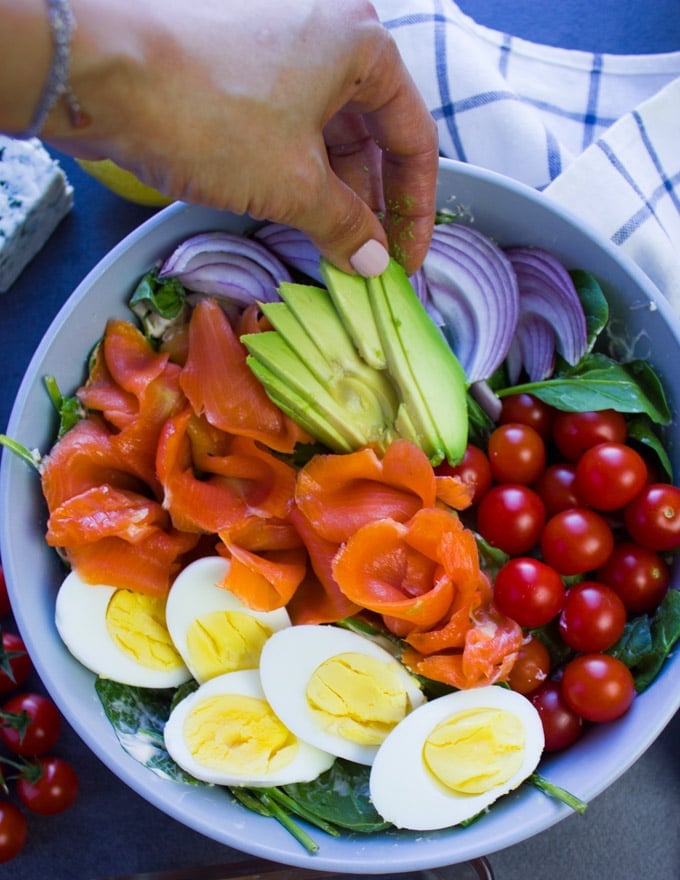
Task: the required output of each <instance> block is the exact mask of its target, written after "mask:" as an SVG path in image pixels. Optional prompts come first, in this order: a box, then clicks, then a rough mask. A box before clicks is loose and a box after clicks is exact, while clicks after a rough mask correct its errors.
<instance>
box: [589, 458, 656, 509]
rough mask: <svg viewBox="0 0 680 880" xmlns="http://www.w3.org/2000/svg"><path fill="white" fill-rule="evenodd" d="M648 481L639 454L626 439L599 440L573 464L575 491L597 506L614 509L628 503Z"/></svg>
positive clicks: (591, 504) (645, 466) (643, 463)
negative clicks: (628, 444)
mask: <svg viewBox="0 0 680 880" xmlns="http://www.w3.org/2000/svg"><path fill="white" fill-rule="evenodd" d="M646 482H647V465H646V464H645V461H644V459H643V458H642V456H641V455H640V454H639V453H638V452H636V451H635V450H634V449H633V448H632V447H631V446H626V445H625V443H598V444H597V446H591V447H590V449H586V451H585V452H584V453H583V455H582V456H581V457H580V458H579V460H578V462H577V464H576V486H575V488H576V492H577V493H578V495H579V496H580V497H581V498H582V499H583V502H584V503H585V504H586V505H589V506H590V507H594V508H595V509H596V510H617V509H618V508H619V507H623V506H624V504H628V502H629V501H632V500H633V498H635V496H636V495H637V494H638V492H639V491H640V490H641V489H642V487H643V486H644V485H645V483H646Z"/></svg>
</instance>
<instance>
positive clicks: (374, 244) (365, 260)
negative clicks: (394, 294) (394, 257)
mask: <svg viewBox="0 0 680 880" xmlns="http://www.w3.org/2000/svg"><path fill="white" fill-rule="evenodd" d="M349 261H350V263H351V264H352V268H353V269H354V271H355V272H358V273H359V275H363V276H364V278H371V277H372V276H374V275H382V273H383V272H384V271H385V269H387V266H388V265H389V262H390V255H389V254H388V253H387V251H386V250H385V248H384V247H383V245H381V244H380V242H379V241H376V240H375V239H374V238H369V240H368V241H367V242H364V244H362V245H361V247H360V248H359V249H358V250H357V251H355V252H354V253H353V254H352V256H351V257H350V258H349Z"/></svg>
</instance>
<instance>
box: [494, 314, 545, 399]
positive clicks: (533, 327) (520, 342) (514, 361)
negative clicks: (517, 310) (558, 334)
mask: <svg viewBox="0 0 680 880" xmlns="http://www.w3.org/2000/svg"><path fill="white" fill-rule="evenodd" d="M505 365H506V369H507V372H508V379H509V381H510V384H511V385H514V384H515V383H516V382H517V381H518V380H519V377H520V374H521V372H522V368H524V370H525V371H526V374H527V376H528V377H529V379H530V381H532V382H540V381H541V380H542V379H547V377H548V376H550V375H552V372H553V369H554V367H555V331H554V330H553V328H552V325H551V324H550V323H549V322H548V321H547V320H546V319H545V318H544V317H543V316H542V315H538V314H536V313H535V312H522V313H521V314H520V316H519V321H518V322H517V332H516V334H515V338H514V339H513V341H512V344H511V346H510V350H509V352H508V357H507V358H506V361H505Z"/></svg>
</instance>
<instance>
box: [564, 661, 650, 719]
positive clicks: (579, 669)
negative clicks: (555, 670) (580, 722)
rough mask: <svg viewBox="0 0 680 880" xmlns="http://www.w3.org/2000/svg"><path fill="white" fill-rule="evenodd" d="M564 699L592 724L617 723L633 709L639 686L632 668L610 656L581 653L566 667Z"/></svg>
mask: <svg viewBox="0 0 680 880" xmlns="http://www.w3.org/2000/svg"><path fill="white" fill-rule="evenodd" d="M561 688H562V696H563V697H564V699H565V701H566V702H567V703H568V704H569V706H571V708H572V709H573V710H574V712H578V714H579V715H581V716H582V717H583V718H585V719H586V720H588V721H598V722H600V721H614V719H616V718H619V717H620V716H621V715H623V714H624V713H625V712H627V711H628V709H629V708H630V705H631V703H632V702H633V699H634V698H635V684H634V682H633V676H632V674H631V671H630V669H628V667H627V666H626V665H625V663H622V662H621V661H620V660H618V659H617V658H616V657H612V656H611V655H610V654H593V653H590V654H579V655H578V657H574V659H573V660H570V661H569V662H568V663H567V665H566V666H565V667H564V674H563V676H562V681H561Z"/></svg>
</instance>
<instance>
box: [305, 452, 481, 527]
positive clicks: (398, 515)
mask: <svg viewBox="0 0 680 880" xmlns="http://www.w3.org/2000/svg"><path fill="white" fill-rule="evenodd" d="M442 479H443V480H444V482H441V483H440V482H438V479H436V478H435V474H434V471H433V469H432V465H431V464H430V462H429V460H428V458H427V456H426V455H425V453H424V452H423V451H422V450H421V449H420V448H419V447H418V446H416V445H415V444H414V443H411V442H410V441H408V440H396V441H395V442H394V443H392V444H390V446H389V447H388V449H387V451H386V453H385V455H384V456H383V458H382V459H381V458H380V457H379V456H378V455H377V453H376V452H375V451H374V450H373V449H369V448H364V449H361V450H359V451H357V452H350V453H347V454H346V455H335V454H332V455H316V456H314V458H312V459H311V460H310V462H309V463H308V464H307V465H305V466H304V467H303V468H302V470H301V471H300V473H299V475H298V480H297V485H296V489H295V503H296V506H297V507H298V509H299V510H300V511H301V512H302V513H303V515H304V516H305V517H306V518H307V519H308V520H309V521H310V523H312V526H313V527H314V529H315V530H316V531H317V532H318V533H319V535H321V536H322V537H323V538H325V539H326V540H327V541H334V542H337V543H341V542H342V541H345V540H347V538H348V537H349V536H350V535H352V534H353V533H354V532H355V531H356V530H357V529H358V528H360V527H361V526H363V525H366V524H368V523H370V522H375V521H376V520H380V519H393V520H396V521H398V522H405V521H406V520H408V519H410V518H411V517H412V516H413V515H414V514H415V513H416V511H417V510H419V509H420V508H422V507H434V506H435V504H436V503H437V498H438V494H439V491H440V490H441V491H442V492H443V493H444V494H446V495H447V496H448V497H449V498H452V497H453V496H454V494H455V495H458V494H459V489H460V485H461V484H460V481H459V480H458V479H457V478H455V477H445V478H442ZM466 493H467V490H466V492H465V493H464V494H463V495H462V497H463V498H466V497H467V494H466Z"/></svg>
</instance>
